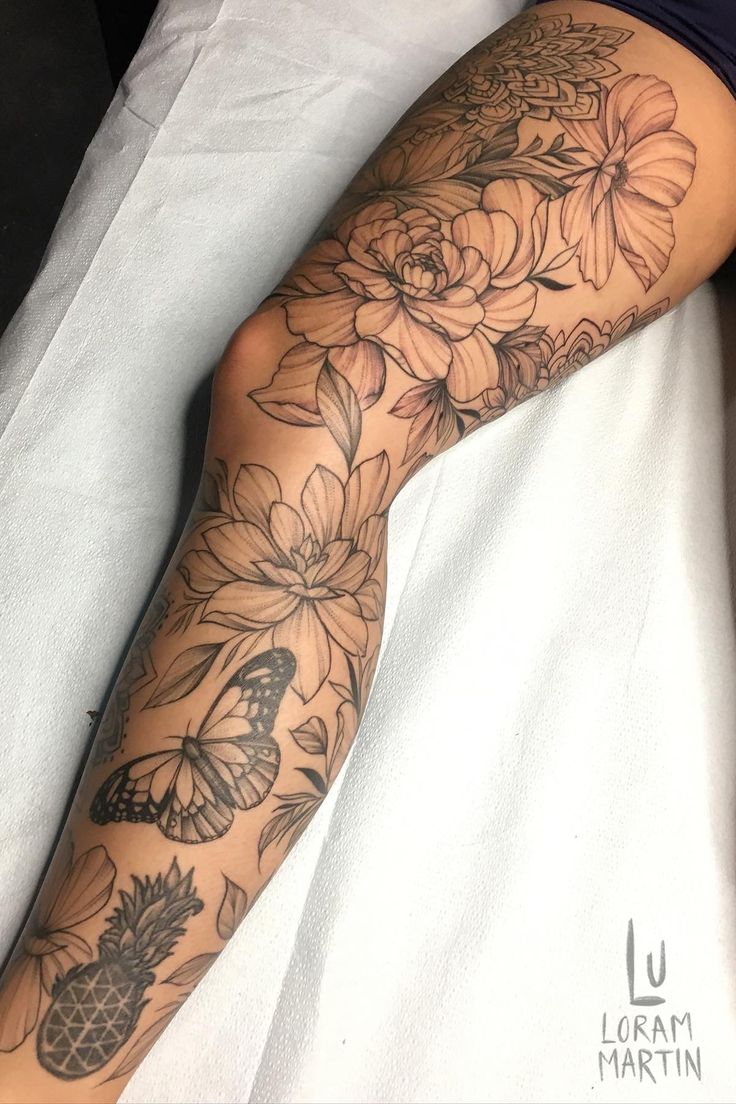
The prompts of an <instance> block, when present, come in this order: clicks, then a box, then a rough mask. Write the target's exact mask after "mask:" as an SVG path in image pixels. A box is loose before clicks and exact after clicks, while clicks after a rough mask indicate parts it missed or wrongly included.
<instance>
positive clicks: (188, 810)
mask: <svg viewBox="0 0 736 1104" xmlns="http://www.w3.org/2000/svg"><path fill="white" fill-rule="evenodd" d="M187 747H188V748H189V752H188V754H187V756H186V758H185V759H184V761H183V762H182V765H181V769H180V770H179V772H178V773H177V777H176V782H175V784H174V785H173V786H171V787H170V789H169V790H168V792H167V794H166V797H165V799H164V801H163V802H162V804H161V807H160V809H159V815H158V817H157V820H158V826H159V828H160V829H161V831H162V832H163V834H164V835H165V836H166V837H167V838H168V839H171V840H176V842H177V843H207V842H209V841H210V840H214V839H218V838H219V837H220V836H224V835H225V832H227V830H228V829H229V827H230V825H231V824H232V822H233V815H234V811H235V808H236V802H235V800H234V799H233V796H232V794H231V793H230V792H228V791H227V790H226V789H225V788H224V787H218V786H213V785H211V784H210V782H209V781H208V775H210V773H211V772H210V771H209V770H208V767H207V762H206V758H205V756H203V755H202V754H201V753H200V752H199V751H198V750H197V747H196V741H194V740H191V743H190V744H188V745H187Z"/></svg>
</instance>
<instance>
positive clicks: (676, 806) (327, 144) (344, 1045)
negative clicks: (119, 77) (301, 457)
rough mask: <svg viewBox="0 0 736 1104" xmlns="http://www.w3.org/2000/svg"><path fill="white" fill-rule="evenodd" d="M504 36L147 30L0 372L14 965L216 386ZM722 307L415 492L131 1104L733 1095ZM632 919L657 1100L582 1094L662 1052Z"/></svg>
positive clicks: (483, 438) (210, 13)
mask: <svg viewBox="0 0 736 1104" xmlns="http://www.w3.org/2000/svg"><path fill="white" fill-rule="evenodd" d="M520 6H521V5H520V3H518V2H512V0H508V2H506V0H455V3H452V4H449V3H447V0H423V3H421V4H417V3H412V2H407V3H396V2H395V0H371V3H370V4H368V3H364V2H361V0H320V2H319V3H317V2H316V0H249V2H246V0H163V2H162V3H161V4H160V5H159V10H158V12H157V14H156V16H155V18H154V22H153V24H152V26H151V28H150V30H149V33H148V35H147V38H146V40H145V42H144V44H143V46H142V48H141V50H140V51H139V53H138V55H137V57H136V59H135V60H134V62H133V64H132V66H131V69H130V70H129V72H128V74H127V76H126V78H125V80H124V81H123V83H122V85H121V87H120V89H119V90H118V93H117V95H116V98H115V100H114V102H113V104H112V106H111V108H110V110H109V112H108V114H107V116H106V118H105V120H104V122H103V124H102V126H101V128H100V131H99V133H98V135H97V137H96V138H95V140H94V142H93V143H92V146H91V147H90V149H89V151H88V154H87V156H86V159H85V161H84V164H83V166H82V169H81V171H80V174H79V177H78V179H77V181H76V183H75V185H74V187H73V189H72V192H71V194H70V196H69V199H68V202H67V204H66V207H65V208H64V211H63V214H62V216H61V219H60V223H59V226H58V228H57V230H56V233H55V235H54V238H53V240H52V242H51V245H50V247H49V249H48V252H47V255H46V257H45V260H44V263H43V266H42V269H41V271H40V273H39V275H38V278H37V280H36V282H35V284H34V287H33V288H32V290H31V292H30V294H29V296H28V297H27V299H26V301H25V303H24V305H23V306H22V308H21V310H20V311H19V313H18V315H17V316H16V319H15V321H14V323H13V325H12V326H11V328H10V330H9V331H8V333H7V335H6V337H5V339H4V342H3V344H2V347H1V348H0V357H1V358H2V364H3V371H2V382H1V384H0V387H1V394H0V428H1V429H2V436H1V437H0V487H1V493H2V501H3V507H2V517H3V531H2V541H0V587H2V592H3V593H2V601H1V608H2V611H3V615H2V620H3V633H2V662H1V663H0V716H1V717H2V721H3V738H2V740H1V741H0V790H1V791H2V808H3V816H2V823H3V831H2V841H3V845H2V848H0V885H2V903H1V907H0V912H1V915H2V937H3V940H4V945H6V946H7V945H8V944H9V942H10V940H11V938H12V936H13V934H14V931H15V929H16V926H17V924H18V923H19V921H20V919H21V917H22V915H23V912H24V910H25V907H26V905H27V902H28V899H29V895H30V893H31V891H32V888H33V886H34V884H35V881H36V879H37V877H38V874H39V872H40V870H41V868H42V865H43V862H44V860H45V856H46V853H47V849H48V847H49V846H50V844H51V842H52V840H53V838H54V835H55V832H56V829H57V826H58V821H59V817H60V815H61V812H62V809H63V808H64V805H65V802H66V799H67V795H68V791H69V787H70V785H71V783H72V780H73V778H74V775H75V772H76V770H77V767H78V763H79V757H80V755H81V752H82V749H83V747H84V746H85V743H86V740H87V737H88V734H89V728H88V717H87V713H86V711H87V710H94V709H98V708H99V706H100V704H101V702H102V700H103V698H104V695H105V692H106V688H107V687H108V685H109V683H110V680H111V678H112V676H113V673H114V671H115V668H116V665H117V664H118V662H119V660H120V657H121V655H122V653H123V650H124V648H125V645H126V642H127V641H128V639H129V636H130V633H131V631H132V630H133V627H134V624H135V621H136V619H137V618H138V616H139V615H140V613H141V612H142V609H143V607H144V605H145V602H146V599H147V597H148V596H149V594H150V590H151V587H152V586H153V584H154V582H155V579H156V575H157V572H158V571H159V569H160V568H161V567H162V565H163V563H164V561H165V558H166V556H167V554H168V553H169V552H170V551H171V541H172V538H173V536H174V533H175V526H176V522H177V517H178V516H179V514H180V512H181V509H180V502H181V501H183V500H184V499H185V498H186V494H187V490H188V488H187V487H186V486H184V484H185V483H186V482H187V480H188V479H189V481H190V482H191V480H190V477H191V476H192V474H193V473H194V471H195V470H196V462H197V459H198V454H197V444H196V441H195V443H192V440H191V438H192V435H194V437H195V438H196V437H197V434H198V433H199V434H200V438H201V432H200V431H201V426H202V423H203V417H204V415H203V413H202V401H203V400H202V386H201V385H202V381H204V380H206V378H207V375H208V373H209V371H210V370H211V368H212V367H213V366H214V364H215V363H216V361H217V359H218V357H219V354H220V352H221V350H222V348H223V346H224V343H225V341H226V340H227V338H228V337H229V335H230V333H231V331H232V330H233V328H234V327H235V325H236V324H237V323H238V322H239V321H240V320H241V319H242V318H244V317H245V316H246V315H247V313H248V312H249V311H250V310H251V309H252V308H253V307H254V306H255V305H256V303H257V302H258V301H259V300H260V299H261V298H262V296H263V295H264V294H266V293H267V292H268V291H269V290H270V288H271V287H272V286H273V284H274V283H275V282H276V280H277V279H278V278H279V276H280V275H281V273H282V272H283V270H284V269H285V267H286V266H287V264H288V263H289V262H290V261H291V260H292V259H293V258H294V256H295V255H296V254H297V253H298V252H299V250H300V248H301V246H302V244H303V243H304V242H305V241H306V240H307V239H308V237H309V236H310V234H311V232H312V230H313V228H314V226H315V225H316V224H317V222H318V221H319V219H320V218H321V217H322V215H323V214H324V213H325V211H326V209H327V208H328V207H329V205H330V203H331V202H332V200H334V199H335V198H336V197H337V196H338V194H339V193H340V191H341V190H342V188H343V187H344V185H345V184H346V182H347V181H348V179H349V178H350V176H351V175H352V173H353V172H354V170H355V169H356V168H357V166H358V165H359V164H360V163H361V162H362V160H363V159H364V158H365V156H366V155H367V154H368V153H369V152H370V150H371V149H372V148H373V147H374V146H375V145H376V143H377V142H378V140H379V139H380V138H381V137H382V136H383V134H384V133H385V131H386V130H387V129H388V127H389V126H390V125H391V123H392V122H393V121H394V120H395V119H396V118H397V117H398V116H399V115H400V114H401V113H402V112H403V111H404V110H405V108H406V106H407V105H408V104H409V103H410V102H411V101H412V99H413V98H414V97H415V96H416V95H417V94H419V93H420V92H421V91H422V89H423V88H424V87H425V86H426V85H427V84H429V83H431V81H432V80H434V78H435V77H436V76H437V75H438V74H439V73H440V72H441V71H442V70H444V69H445V68H446V67H447V66H448V65H449V64H450V63H451V62H452V61H453V60H454V59H455V58H456V57H457V56H459V55H460V54H461V53H463V52H464V51H465V50H466V49H468V48H469V47H470V46H471V45H472V44H473V43H474V42H476V41H477V40H479V39H480V38H482V37H483V36H484V35H486V34H487V33H488V32H489V31H491V30H492V29H493V28H494V27H496V26H497V25H499V24H500V23H502V22H503V21H504V20H505V19H507V18H509V17H510V16H511V15H513V14H515V12H516V11H517V10H518V9H519V7H520ZM732 308H733V301H732V297H731V298H730V299H729V293H728V290H727V289H726V290H725V291H724V292H723V302H722V303H721V308H720V310H719V308H718V303H717V300H716V295H715V292H714V290H713V288H712V287H711V286H706V287H703V288H701V289H700V290H699V291H698V292H696V293H695V294H694V295H693V296H691V297H690V298H689V299H688V300H687V301H686V302H685V303H684V304H683V305H682V306H681V307H680V308H678V309H677V310H676V311H675V312H673V313H672V314H671V315H669V316H668V317H666V318H664V319H663V320H660V321H659V322H657V323H656V324H655V325H654V326H652V327H651V328H650V329H648V330H646V331H644V332H643V333H641V334H639V335H637V336H635V337H633V338H631V339H629V340H628V341H627V342H625V343H624V345H623V346H622V347H620V348H618V349H617V350H615V351H612V352H609V353H607V354H606V355H605V356H604V357H603V358H602V359H601V360H600V361H599V362H598V363H597V364H595V365H593V366H591V367H590V368H588V369H585V370H584V371H583V372H582V373H580V374H579V375H577V376H576V377H574V378H572V379H571V380H570V381H569V382H567V383H566V384H565V385H564V386H562V387H560V388H559V389H558V390H555V391H553V392H551V393H549V394H547V395H545V396H543V397H540V398H537V399H535V400H533V401H531V402H530V403H528V404H526V405H525V406H523V407H522V408H520V409H518V410H517V411H515V412H513V413H511V414H509V415H508V416H507V417H505V418H503V419H502V420H501V421H500V422H499V423H497V424H496V425H495V426H494V427H493V428H489V429H485V430H483V431H481V432H480V433H478V434H477V435H475V436H473V437H471V438H470V439H469V440H468V441H466V442H465V443H464V444H462V445H460V446H459V447H457V448H455V449H453V450H452V451H451V452H450V453H448V454H447V455H446V456H444V457H442V458H440V459H439V460H437V461H436V462H435V463H433V464H432V465H431V466H430V467H429V468H428V469H426V470H425V471H424V472H422V473H421V474H420V475H419V476H418V477H417V478H416V479H415V481H414V482H413V483H412V484H411V485H410V486H409V487H408V488H407V489H406V490H405V491H404V492H403V493H402V495H401V496H400V498H399V500H398V501H397V503H396V505H395V507H394V509H393V510H392V515H391V552H390V574H389V600H388V619H387V625H386V632H385V638H384V645H383V650H382V655H381V663H380V667H379V671H378V676H377V679H376V682H375V687H374V693H373V695H372V697H371V700H370V704H369V707H368V710H367V713H366V716H365V719H364V722H363V726H362V729H361V733H360V737H359V740H358V742H357V744H356V746H355V748H354V749H353V752H352V754H351V757H350V760H349V763H348V766H347V768H346V771H345V773H344V775H343V777H342V779H341V780H340V782H339V784H338V786H337V787H336V788H335V790H334V791H333V794H332V795H331V796H330V798H329V800H328V802H327V803H326V804H325V806H324V807H323V808H322V810H321V811H320V814H319V816H318V818H317V820H316V821H315V822H314V823H313V825H312V827H311V829H310V830H309V832H308V833H307V835H306V836H305V838H304V839H303V841H302V843H301V844H300V846H299V848H298V849H297V851H296V852H295V853H294V855H293V856H292V857H291V859H290V860H289V862H288V863H287V864H286V866H285V867H284V868H283V870H282V871H281V872H280V874H279V876H278V877H277V878H276V879H275V881H274V882H273V883H272V885H271V886H270V887H269V889H268V891H267V892H266V893H265V894H264V895H263V897H262V898H261V899H260V901H259V903H258V906H257V907H256V908H255V909H254V911H253V913H252V914H251V915H250V917H249V918H248V920H247V921H246V923H245V925H244V926H243V928H242V929H241V931H240V933H239V934H238V936H237V938H236V939H234V940H233V942H232V943H231V945H230V946H229V947H228V949H227V950H226V951H225V953H224V954H223V955H222V957H221V959H220V960H219V962H218V964H217V965H216V967H215V968H214V969H213V970H212V971H211V973H210V974H209V975H208V977H207V978H206V980H205V981H204V982H203V983H202V985H201V986H200V987H199V989H198V990H197V992H196V993H195V995H194V996H193V997H192V998H191V1000H190V1001H189V1002H188V1004H187V1005H186V1007H185V1008H184V1010H183V1011H182V1012H181V1013H180V1014H179V1016H178V1017H177V1018H176V1020H175V1022H174V1023H173V1024H172V1026H171V1027H170V1029H169V1030H168V1031H167V1033H166V1035H165V1037H164V1038H163V1039H162V1040H161V1042H160V1043H159V1045H158V1046H157V1047H156V1049H155V1051H154V1052H153V1053H152V1054H151V1056H150V1057H149V1058H148V1060H147V1061H146V1062H145V1064H144V1065H143V1066H142V1068H141V1069H140V1071H139V1072H138V1073H137V1074H136V1076H135V1077H134V1079H133V1081H132V1082H131V1084H130V1085H129V1087H128V1089H127V1090H126V1092H125V1096H124V1100H125V1101H127V1102H128V1104H132V1102H134V1101H135V1102H141V1104H142V1102H150V1101H156V1102H161V1104H163V1102H169V1101H170V1102H174V1101H181V1102H215V1101H219V1102H233V1101H254V1102H261V1101H264V1102H266V1101H268V1102H273V1101H308V1102H315V1104H316V1102H325V1101H370V1102H379V1101H417V1102H421V1101H438V1102H440V1101H443V1102H444V1101H463V1102H465V1101H468V1102H471V1101H488V1102H491V1101H514V1102H527V1101H540V1102H541V1101H600V1100H606V1101H632V1102H633V1101H637V1102H638V1101H641V1100H644V1099H646V1100H647V1101H648V1102H653V1101H667V1102H673V1101H687V1102H693V1101H695V1102H700V1101H722V1102H727V1101H731V1100H733V1099H734V1091H735V1090H736V1075H735V1074H734V1063H733V1054H734V1052H735V1051H736V1002H735V1001H734V996H735V994H734V979H735V978H736V945H735V933H736V916H735V915H734V885H733V881H734V878H733V872H734V858H735V856H734V838H735V834H736V824H735V818H734V778H735V777H736V763H735V762H734V760H735V758H736V752H735V750H734V748H735V746H736V736H735V735H734V725H733V718H734V667H735V651H734V630H733V613H732V604H731V597H730V570H731V568H730V562H729V555H728V534H727V517H728V516H729V512H728V510H727V508H726V507H727V505H729V504H730V501H731V499H732V498H733V494H734V492H733V472H732V471H731V468H730V465H729V464H728V463H726V461H727V460H728V459H729V458H730V442H731V440H732V433H731V430H732V429H733V430H734V432H736V427H733V426H730V423H729V417H730V416H731V415H730V408H728V406H727V403H726V392H725V390H724V386H723V363H724V349H723V348H722V343H721V327H720V317H721V314H722V312H723V310H724V309H725V310H728V309H732ZM198 440H199V438H198ZM630 918H633V920H634V928H635V937H636V978H635V984H636V986H637V988H638V989H643V990H644V991H646V992H650V991H651V987H650V986H649V984H648V982H647V979H646V966H645V958H646V953H647V952H648V951H652V953H653V962H654V969H655V972H656V970H657V968H658V962H659V941H660V939H662V938H664V940H665V943H666V952H667V974H666V978H665V982H664V984H663V985H662V987H661V990H657V992H661V994H662V995H663V996H664V997H665V1004H664V1005H662V1006H660V1009H658V1010H657V1011H661V1015H662V1017H663V1023H664V1024H665V1025H666V1027H667V1032H668V1034H669V1032H670V1022H671V1021H670V1017H671V1016H672V1015H673V1014H674V1015H676V1016H678V1017H680V1018H681V1019H684V1017H685V1013H690V1021H689V1022H690V1025H691V1028H692V1039H690V1038H688V1036H687V1029H686V1027H682V1028H680V1031H679V1033H678V1037H677V1041H676V1042H675V1043H674V1044H673V1043H672V1042H665V1041H663V1040H662V1038H661V1036H660V1037H659V1038H658V1039H657V1040H655V1042H654V1043H652V1044H651V1049H652V1050H656V1049H671V1050H673V1051H674V1050H675V1049H678V1048H679V1049H680V1050H681V1055H680V1069H681V1076H680V1075H678V1071H677V1068H676V1059H675V1056H674V1054H673V1055H672V1056H670V1059H669V1066H668V1075H667V1076H666V1077H665V1076H663V1075H662V1060H661V1058H660V1059H658V1060H657V1061H656V1064H655V1062H653V1063H652V1066H651V1068H652V1069H654V1070H655V1072H656V1075H657V1083H656V1084H653V1083H651V1081H650V1080H649V1078H648V1077H647V1076H646V1075H643V1076H644V1081H643V1082H640V1081H639V1079H638V1077H639V1073H638V1069H637V1071H636V1073H635V1074H634V1075H632V1074H631V1072H630V1071H628V1070H624V1076H623V1078H621V1077H620V1078H619V1079H618V1080H616V1079H615V1078H614V1076H613V1073H612V1072H611V1067H610V1066H605V1067H604V1069H603V1080H602V1081H601V1077H600V1073H599V1063H598V1055H599V1050H601V1049H603V1050H604V1052H605V1053H606V1055H609V1054H610V1051H611V1049H612V1048H611V1046H610V1045H609V1046H605V1047H602V1046H601V1030H602V1016H603V1013H606V1014H607V1025H608V1029H609V1035H610V1032H611V1031H612V1030H613V1031H615V1029H616V1025H617V1024H618V1021H619V1019H620V1018H621V1017H629V1020H630V1021H631V1022H633V1016H634V1015H635V1014H637V1013H642V1012H643V1013H646V1014H647V1015H648V1017H649V1023H650V1028H649V1030H650V1032H651V1021H652V1018H653V1014H654V1013H653V1010H652V1009H647V1008H640V1007H634V1006H631V1005H630V1004H629V991H628V987H627V975H626V959H625V953H626V934H627V924H628V921H629V919H630ZM647 1046H648V1044H647V1043H646V1042H645V1041H643V1040H642V1039H641V1038H640V1039H639V1041H638V1042H637V1044H636V1048H635V1049H636V1051H638V1050H639V1049H640V1048H641V1047H645V1048H646V1047H647ZM697 1047H700V1062H701V1071H702V1080H698V1079H697V1078H696V1077H695V1076H694V1075H693V1072H692V1069H691V1068H690V1066H687V1063H686V1058H685V1054H684V1052H685V1050H688V1051H689V1052H690V1053H691V1054H692V1055H693V1057H696V1049H697ZM619 1049H620V1051H621V1058H622V1060H623V1057H624V1050H625V1044H621V1046H620V1048H619ZM686 1070H687V1071H688V1072H689V1076H687V1077H686V1076H685V1073H686Z"/></svg>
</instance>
